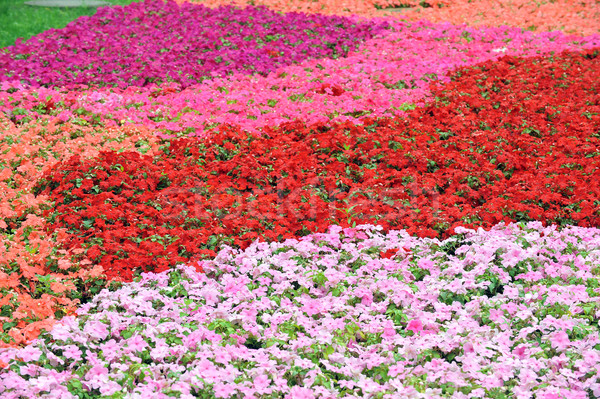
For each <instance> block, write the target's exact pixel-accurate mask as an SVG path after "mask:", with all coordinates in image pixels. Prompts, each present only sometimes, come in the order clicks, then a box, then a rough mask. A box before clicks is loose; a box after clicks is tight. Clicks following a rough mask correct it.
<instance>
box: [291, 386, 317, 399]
mask: <svg viewBox="0 0 600 399" xmlns="http://www.w3.org/2000/svg"><path fill="white" fill-rule="evenodd" d="M314 397H315V395H314V393H313V392H312V391H311V390H310V389H308V388H303V387H299V386H295V387H292V389H291V390H290V393H289V394H288V395H285V399H314Z"/></svg>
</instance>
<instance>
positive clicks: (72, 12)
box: [0, 0, 141, 48]
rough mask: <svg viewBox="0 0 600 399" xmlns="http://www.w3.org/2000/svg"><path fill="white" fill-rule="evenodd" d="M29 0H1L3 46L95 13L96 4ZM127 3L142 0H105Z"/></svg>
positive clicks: (0, 25) (1, 44) (0, 22)
mask: <svg viewBox="0 0 600 399" xmlns="http://www.w3.org/2000/svg"><path fill="white" fill-rule="evenodd" d="M26 1H27V0H0V48H2V47H6V46H10V45H13V44H15V41H16V40H17V38H19V37H22V38H23V39H25V40H27V39H29V38H30V37H32V36H34V35H37V34H38V33H41V32H43V31H45V30H48V29H50V28H64V27H65V25H67V24H68V23H69V22H71V21H73V20H75V19H77V18H79V17H81V16H82V15H92V14H94V13H95V12H96V8H94V7H77V8H57V7H31V6H28V5H26V4H25V2H26ZM104 1H106V2H107V3H111V4H118V5H127V4H130V3H133V2H134V1H141V0H104Z"/></svg>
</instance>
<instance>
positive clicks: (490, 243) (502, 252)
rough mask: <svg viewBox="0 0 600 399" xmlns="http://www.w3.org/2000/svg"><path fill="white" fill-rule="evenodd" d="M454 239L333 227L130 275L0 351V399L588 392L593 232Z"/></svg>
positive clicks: (591, 379) (594, 303)
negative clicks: (49, 327) (2, 368)
mask: <svg viewBox="0 0 600 399" xmlns="http://www.w3.org/2000/svg"><path fill="white" fill-rule="evenodd" d="M459 233H461V234H460V235H459V236H455V237H453V238H450V239H448V240H446V241H438V240H430V239H418V238H415V237H411V236H409V235H408V234H406V233H405V232H397V231H396V232H390V233H388V234H387V235H383V234H381V233H379V232H377V231H376V230H375V229H373V228H372V227H359V228H357V229H348V228H347V229H342V228H339V227H337V228H332V229H331V230H330V232H329V233H328V234H317V235H312V236H309V237H306V238H305V239H303V240H301V241H297V240H287V241H285V242H283V243H278V244H266V243H255V244H253V245H252V246H251V247H249V248H248V249H247V250H246V251H235V250H232V249H224V250H223V251H221V252H220V253H219V255H218V256H217V257H216V258H215V259H214V260H212V261H206V262H202V265H201V266H202V268H203V269H204V270H205V272H206V274H204V273H198V272H197V271H196V270H195V269H194V268H192V267H178V268H177V269H175V270H172V271H171V272H165V273H162V274H154V273H153V274H144V275H143V276H142V278H141V280H140V281H138V282H136V283H133V284H128V285H126V286H124V287H123V288H120V289H117V290H116V291H113V292H108V291H103V292H101V293H100V294H99V295H98V296H96V297H95V298H94V300H93V301H92V302H91V303H89V304H88V305H85V306H83V307H82V308H81V311H80V313H79V315H78V317H77V318H72V317H69V318H66V319H65V320H64V321H63V322H61V324H59V325H58V326H57V327H56V328H55V329H54V330H53V331H52V332H51V333H50V334H45V335H43V336H42V337H41V338H40V340H38V341H37V342H36V343H34V344H33V345H32V346H29V347H27V348H25V349H21V350H13V351H10V352H5V353H4V354H3V355H2V359H3V360H4V361H9V359H12V360H10V365H9V369H8V370H9V371H7V372H5V373H3V374H1V375H0V380H1V381H2V384H1V386H2V387H3V388H0V393H2V395H3V397H5V398H7V399H9V398H19V397H23V396H26V397H27V396H40V397H41V396H44V395H45V397H60V398H76V397H82V395H88V397H89V396H93V397H100V396H102V397H117V396H118V397H123V396H124V395H129V396H128V397H132V398H141V397H146V396H156V397H180V398H192V397H198V396H199V395H202V397H216V398H229V397H238V395H242V396H244V397H274V396H280V397H281V396H283V397H286V398H316V397H324V398H333V397H340V398H356V397H371V398H393V397H398V396H402V397H415V398H417V397H423V398H424V397H428V398H438V397H453V398H472V397H484V396H485V397H495V398H500V397H508V396H510V397H531V395H532V394H534V395H536V397H540V398H551V397H568V398H588V397H590V396H588V395H594V396H598V395H600V384H598V381H597V374H596V373H597V369H598V367H600V356H599V351H598V349H597V347H598V345H599V344H600V341H599V338H598V318H599V317H600V309H599V304H600V302H599V301H598V298H599V294H600V291H599V288H598V287H599V285H598V279H597V275H598V264H600V249H599V248H600V234H599V231H598V230H597V229H583V228H569V229H566V230H563V231H560V232H559V231H557V230H556V229H555V228H553V227H551V228H542V227H541V225H540V224H539V223H531V224H529V225H528V226H526V227H525V226H523V228H520V227H519V226H517V225H509V226H508V227H496V228H494V229H492V230H491V231H489V232H484V231H482V230H479V231H477V232H476V231H469V230H465V229H462V230H460V231H459ZM48 395H49V396H48ZM111 395H112V396H111ZM115 395H116V396H115Z"/></svg>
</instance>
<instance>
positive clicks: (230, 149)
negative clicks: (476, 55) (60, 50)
mask: <svg viewBox="0 0 600 399" xmlns="http://www.w3.org/2000/svg"><path fill="white" fill-rule="evenodd" d="M433 94H434V95H435V96H436V98H437V100H436V101H434V102H432V103H431V104H429V105H427V106H424V107H419V108H417V109H415V110H413V111H411V112H409V113H408V115H407V116H406V117H405V118H401V119H388V120H377V121H375V120H372V121H371V122H368V123H365V125H366V126H362V127H360V126H356V125H353V124H350V123H345V124H338V125H336V124H333V125H332V124H318V125H311V126H306V125H304V124H303V123H302V122H297V123H290V124H287V125H282V126H279V127H277V128H271V129H265V130H264V132H263V135H261V136H253V135H251V134H248V133H244V132H243V131H241V129H240V128H239V127H234V126H229V127H228V126H222V127H221V128H220V129H219V132H218V133H215V134H214V135H213V136H211V137H210V139H206V140H202V141H198V140H196V139H180V140H172V141H170V142H168V143H167V144H166V145H164V146H163V147H162V150H161V152H160V153H159V154H158V155H152V156H151V155H140V154H139V153H138V152H121V153H115V152H104V153H101V154H100V155H99V156H98V157H97V158H92V159H81V157H78V156H75V157H73V158H71V159H70V160H68V161H65V162H64V163H61V164H57V165H56V166H55V167H54V168H53V169H52V170H50V171H48V173H47V174H46V175H45V177H44V178H43V179H42V180H41V181H40V182H39V183H38V185H37V186H36V187H35V189H34V192H35V193H37V194H43V195H48V196H49V198H50V200H51V201H52V203H53V204H54V206H53V208H52V209H50V210H48V211H46V213H45V215H47V217H48V220H49V223H48V225H47V229H48V231H49V232H52V231H56V230H57V229H61V230H65V231H66V235H65V236H64V243H65V245H66V248H67V249H70V250H75V249H77V250H79V251H81V255H82V256H85V257H87V258H89V259H90V260H92V261H93V264H99V265H101V266H102V267H103V268H104V270H105V272H106V273H107V276H108V277H109V278H110V279H113V278H121V279H123V280H131V278H132V277H133V275H134V274H135V273H136V271H137V272H139V271H163V270H166V269H168V268H169V267H172V266H174V265H176V264H178V263H180V262H185V261H189V260H194V259H196V258H197V257H198V256H201V255H208V256H214V255H215V250H216V249H218V248H219V246H220V245H221V244H222V243H229V244H233V245H235V246H238V247H245V246H247V245H249V244H250V243H252V242H253V241H254V240H256V239H258V238H260V239H266V240H269V241H272V240H275V241H277V240H282V239H285V238H292V237H296V236H298V235H303V234H308V233H309V232H323V231H325V229H326V228H327V227H328V226H329V225H330V224H340V225H342V226H351V225H352V224H356V223H358V224H365V223H372V224H380V225H382V226H383V227H384V228H386V229H390V228H395V229H400V228H402V229H406V230H407V231H408V232H409V233H411V234H417V235H420V236H430V237H432V236H438V237H444V238H445V237H448V236H449V235H451V234H453V232H454V229H455V228H456V227H459V226H467V227H479V226H481V227H485V228H490V227H492V226H494V225H495V224H497V223H499V222H511V221H531V220H537V221H542V222H544V223H555V224H559V225H565V224H579V225H584V226H597V225H599V224H600V203H599V202H598V197H599V196H600V185H599V184H598V182H600V168H599V157H600V152H599V150H598V149H599V148H600V136H599V135H598V129H599V128H600V56H599V54H598V51H597V50H596V51H589V52H586V53H565V54H562V55H560V56H554V57H552V58H525V59H522V58H521V59H518V58H510V57H505V58H502V59H501V60H500V61H497V62H488V63H484V64H481V65H480V66H478V67H475V68H471V69H463V70H459V71H458V72H457V74H456V75H455V76H454V77H453V81H452V82H451V83H449V84H446V85H443V86H441V87H439V88H437V89H435V90H434V92H433ZM198 242H202V243H204V245H198Z"/></svg>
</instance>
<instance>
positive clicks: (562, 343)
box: [550, 330, 571, 351]
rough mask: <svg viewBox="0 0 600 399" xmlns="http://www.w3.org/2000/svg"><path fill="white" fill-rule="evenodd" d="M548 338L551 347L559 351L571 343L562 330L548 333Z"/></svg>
mask: <svg viewBox="0 0 600 399" xmlns="http://www.w3.org/2000/svg"><path fill="white" fill-rule="evenodd" d="M550 340H551V342H552V347H554V348H556V349H558V350H559V351H562V350H565V349H567V348H568V347H569V345H570V343H571V341H570V340H569V336H568V335H567V333H566V332H564V331H563V330H560V331H556V332H554V333H552V334H551V335H550Z"/></svg>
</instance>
